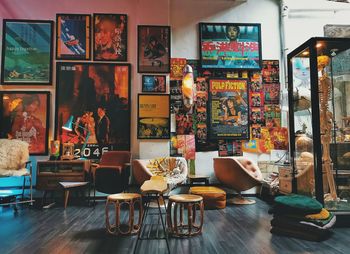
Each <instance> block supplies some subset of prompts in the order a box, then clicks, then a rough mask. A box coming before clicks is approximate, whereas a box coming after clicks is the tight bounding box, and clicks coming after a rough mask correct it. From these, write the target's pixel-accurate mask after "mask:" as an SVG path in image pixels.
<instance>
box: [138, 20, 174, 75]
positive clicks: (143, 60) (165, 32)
mask: <svg viewBox="0 0 350 254" xmlns="http://www.w3.org/2000/svg"><path fill="white" fill-rule="evenodd" d="M137 28H138V44H137V48H138V56H137V71H138V72H139V73H147V72H148V73H169V72H170V26H138V27H137Z"/></svg>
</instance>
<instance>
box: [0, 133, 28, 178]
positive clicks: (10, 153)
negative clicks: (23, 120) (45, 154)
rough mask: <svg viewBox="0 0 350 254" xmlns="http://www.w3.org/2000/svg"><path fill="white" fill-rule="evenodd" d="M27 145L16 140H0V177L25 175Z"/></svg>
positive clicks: (26, 172)
mask: <svg viewBox="0 0 350 254" xmlns="http://www.w3.org/2000/svg"><path fill="white" fill-rule="evenodd" d="M28 148H29V144H28V143H27V142H24V141H21V140H18V139H11V140H10V139H0V177H1V176H22V175H27V174H28V170H27V169H26V168H25V163H26V162H27V161H28V159H29V149H28Z"/></svg>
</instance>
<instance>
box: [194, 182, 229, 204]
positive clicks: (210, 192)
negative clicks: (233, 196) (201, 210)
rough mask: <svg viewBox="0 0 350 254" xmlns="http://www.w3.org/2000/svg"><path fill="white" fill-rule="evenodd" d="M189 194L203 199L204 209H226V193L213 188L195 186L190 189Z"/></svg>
mask: <svg viewBox="0 0 350 254" xmlns="http://www.w3.org/2000/svg"><path fill="white" fill-rule="evenodd" d="M189 192H190V194H195V195H200V196H202V197H203V201H204V207H205V209H223V208H225V207H226V192H225V191H224V190H222V189H220V188H217V187H213V186H196V187H191V188H190V191H189Z"/></svg>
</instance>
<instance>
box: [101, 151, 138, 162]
mask: <svg viewBox="0 0 350 254" xmlns="http://www.w3.org/2000/svg"><path fill="white" fill-rule="evenodd" d="M130 160H131V153H130V152H129V151H108V152H105V153H104V154H102V157H101V160H100V165H104V166H123V165H124V164H125V163H130Z"/></svg>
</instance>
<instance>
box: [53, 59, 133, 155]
mask: <svg viewBox="0 0 350 254" xmlns="http://www.w3.org/2000/svg"><path fill="white" fill-rule="evenodd" d="M56 73H57V74H56V75H57V82H56V85H57V89H56V121H55V122H56V127H55V139H56V140H60V141H61V143H65V142H68V141H69V142H71V143H74V144H76V147H79V145H82V144H84V143H85V141H86V143H87V144H88V146H92V145H96V144H98V145H100V146H103V147H107V146H108V147H112V150H129V149H130V64H111V63H110V64H109V63H79V62H69V63H67V62H65V63H57V72H56ZM70 119H72V120H73V122H74V123H75V125H74V126H75V128H73V131H71V132H69V131H65V130H63V129H62V126H63V125H64V124H65V123H66V122H67V121H68V120H70ZM83 152H84V151H83Z"/></svg>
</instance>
